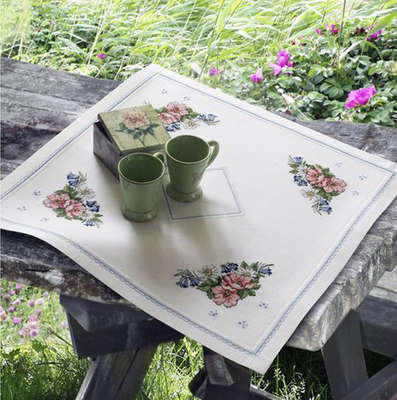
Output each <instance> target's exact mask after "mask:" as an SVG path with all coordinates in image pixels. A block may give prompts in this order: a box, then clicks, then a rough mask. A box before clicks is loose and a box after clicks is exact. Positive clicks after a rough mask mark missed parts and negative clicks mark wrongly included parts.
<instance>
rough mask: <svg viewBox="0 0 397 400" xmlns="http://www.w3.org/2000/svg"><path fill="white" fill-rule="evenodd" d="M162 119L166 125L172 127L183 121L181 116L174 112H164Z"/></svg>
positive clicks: (161, 115)
mask: <svg viewBox="0 0 397 400" xmlns="http://www.w3.org/2000/svg"><path fill="white" fill-rule="evenodd" d="M160 119H161V121H162V123H163V124H164V125H170V124H173V123H175V122H179V121H180V120H181V117H180V115H179V114H176V113H174V112H162V113H161V114H160Z"/></svg>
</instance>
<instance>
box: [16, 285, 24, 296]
mask: <svg viewBox="0 0 397 400" xmlns="http://www.w3.org/2000/svg"><path fill="white" fill-rule="evenodd" d="M22 288H23V285H22V284H20V283H17V284H16V285H15V292H16V293H17V294H18V293H19V292H20V291H21V290H22Z"/></svg>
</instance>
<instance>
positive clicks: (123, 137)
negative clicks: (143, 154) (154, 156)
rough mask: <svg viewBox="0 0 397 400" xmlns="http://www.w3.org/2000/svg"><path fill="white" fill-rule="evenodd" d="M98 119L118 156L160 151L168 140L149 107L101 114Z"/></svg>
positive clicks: (161, 125)
mask: <svg viewBox="0 0 397 400" xmlns="http://www.w3.org/2000/svg"><path fill="white" fill-rule="evenodd" d="M98 119H99V121H100V123H101V124H102V126H103V128H104V129H105V130H106V133H107V134H108V135H109V138H110V139H111V140H112V141H113V142H114V144H115V145H116V147H117V149H118V150H119V152H120V154H127V153H131V152H132V151H134V150H136V151H142V150H145V151H153V150H157V149H161V148H162V147H163V146H164V144H165V142H166V141H167V140H168V139H169V138H170V135H169V134H168V132H167V131H166V129H165V128H164V126H163V123H162V121H161V119H160V117H159V115H158V113H157V112H156V110H155V109H154V108H153V107H152V106H151V105H144V106H139V107H129V108H124V109H120V110H114V111H109V112H103V113H100V114H98Z"/></svg>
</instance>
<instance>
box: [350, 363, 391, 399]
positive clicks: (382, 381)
mask: <svg viewBox="0 0 397 400" xmlns="http://www.w3.org/2000/svg"><path fill="white" fill-rule="evenodd" d="M396 399H397V361H394V362H392V363H391V364H389V365H388V366H387V367H385V368H383V369H382V370H381V371H379V372H378V373H377V374H376V375H374V376H373V377H371V379H369V380H368V382H366V383H365V384H364V385H362V386H360V387H359V388H358V389H356V390H355V391H354V392H352V393H350V394H349V395H348V396H345V397H344V398H343V400H396Z"/></svg>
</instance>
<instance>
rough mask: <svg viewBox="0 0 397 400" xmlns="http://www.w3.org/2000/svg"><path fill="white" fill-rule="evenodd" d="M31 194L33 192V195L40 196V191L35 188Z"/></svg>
mask: <svg viewBox="0 0 397 400" xmlns="http://www.w3.org/2000/svg"><path fill="white" fill-rule="evenodd" d="M33 194H34V195H35V196H40V195H41V191H40V190H39V189H35V190H34V192H33Z"/></svg>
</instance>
